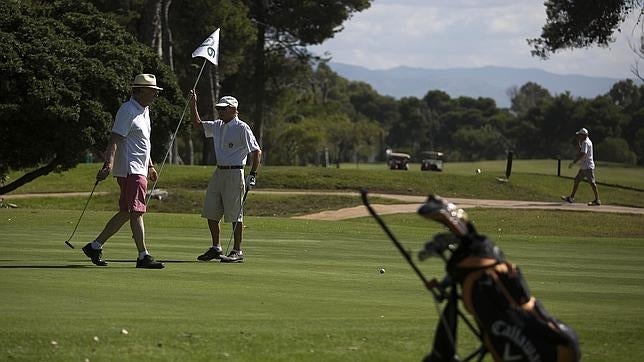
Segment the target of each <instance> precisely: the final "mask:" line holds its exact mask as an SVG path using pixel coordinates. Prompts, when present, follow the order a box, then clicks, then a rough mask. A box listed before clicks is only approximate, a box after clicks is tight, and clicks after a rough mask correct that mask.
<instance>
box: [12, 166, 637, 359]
mask: <svg viewBox="0 0 644 362" xmlns="http://www.w3.org/2000/svg"><path fill="white" fill-rule="evenodd" d="M552 162H555V161H547V160H545V161H515V163H514V167H513V169H514V172H513V174H512V176H511V180H510V182H508V183H499V182H497V181H496V177H498V176H502V175H503V174H504V172H505V163H504V162H501V161H492V162H489V163H487V162H484V163H458V164H452V163H449V164H447V165H446V170H445V172H443V173H434V172H420V171H419V170H416V169H412V170H410V171H409V172H402V171H389V170H387V169H386V167H385V166H384V165H359V166H358V167H355V165H342V168H340V169H335V168H330V169H324V168H317V167H265V168H262V170H261V171H260V176H259V180H258V182H259V186H260V187H259V188H260V189H276V190H282V189H287V190H290V189H299V190H331V191H343V192H346V191H355V190H356V189H357V188H358V187H367V188H369V189H370V190H371V191H373V192H376V191H380V192H386V193H402V194H413V195H426V194H428V193H438V194H440V195H442V196H446V197H473V198H488V199H520V200H539V201H548V200H550V201H552V200H557V201H558V197H559V195H560V194H565V193H567V192H569V189H570V186H571V183H572V181H571V180H570V179H568V178H562V177H556V176H555V173H556V168H555V171H553V170H552V167H553V166H552ZM554 167H556V163H555V166H554ZM599 167H600V168H599V169H598V171H597V173H598V179H599V180H600V181H602V182H606V183H609V184H615V185H620V186H622V187H618V186H606V185H600V192H601V195H602V199H603V201H604V202H605V203H607V204H619V205H630V206H639V207H644V198H643V197H642V192H641V191H636V190H632V188H636V189H637V188H639V189H642V188H644V185H642V183H644V171H643V169H642V168H627V167H620V166H617V165H602V164H600V166H599ZM476 168H481V169H482V170H483V173H482V174H481V175H478V176H476V175H475V174H474V173H473V170H474V169H476ZM97 169H98V165H80V166H79V167H77V168H76V169H74V170H71V171H69V172H66V173H63V174H51V175H48V176H46V177H42V178H39V179H37V180H36V181H34V182H32V183H29V184H27V185H25V186H24V187H23V188H20V189H19V190H16V191H15V192H14V193H33V192H79V191H87V192H88V191H90V190H91V187H92V185H93V183H94V181H93V179H94V176H95V174H96V170H97ZM212 170H213V169H212V167H211V166H191V167H187V166H174V165H168V166H166V169H165V170H164V171H163V174H162V177H161V181H160V182H159V185H158V186H157V187H158V188H164V189H166V190H168V191H169V192H170V196H169V198H168V199H166V200H163V201H158V200H154V201H153V202H152V203H151V205H150V211H151V212H150V213H149V214H147V215H146V217H145V218H146V231H147V239H148V246H149V248H150V251H151V252H152V253H153V254H154V255H155V256H156V257H157V258H158V259H161V260H164V261H165V262H166V264H167V268H166V269H165V270H162V271H148V270H137V269H135V268H134V258H135V247H134V245H133V242H132V240H131V238H130V233H129V230H128V228H127V227H125V228H124V229H123V230H121V231H120V232H119V233H118V234H116V235H115V236H114V237H113V238H112V239H110V241H109V243H108V245H107V247H106V250H105V257H106V259H107V260H108V261H109V262H110V266H109V267H107V268H98V267H94V266H92V265H91V264H90V263H89V262H88V260H87V259H86V258H85V257H84V256H83V255H82V252H80V250H79V248H80V247H81V246H82V245H84V243H85V242H87V241H89V240H91V239H92V238H93V237H95V236H96V234H97V233H98V232H99V231H100V230H101V229H102V227H103V225H104V224H105V222H106V221H107V220H108V219H109V217H110V216H111V215H112V212H113V211H111V210H114V209H115V205H116V197H117V196H116V195H117V192H118V189H117V187H116V183H115V182H114V181H113V180H108V181H106V182H102V183H100V184H99V186H98V187H97V191H99V192H106V193H107V194H106V195H95V197H93V198H92V200H91V202H90V204H89V205H90V206H89V208H88V211H87V213H86V214H85V216H84V218H83V221H82V223H81V224H80V226H79V228H78V231H77V233H76V235H75V237H74V239H73V240H72V242H73V243H74V244H75V245H76V247H77V248H76V249H75V250H71V249H68V248H66V247H65V246H64V244H63V242H64V241H65V240H66V239H67V238H68V237H69V234H70V233H71V231H72V230H73V228H74V225H75V224H76V221H77V220H78V217H79V210H81V209H82V208H83V206H84V205H85V201H86V200H87V198H86V197H85V196H78V197H64V198H53V197H41V198H33V199H15V200H9V201H10V202H12V203H16V204H18V206H19V208H18V209H0V269H1V271H0V326H1V327H0V360H16V361H34V360H52V361H69V360H85V359H89V360H90V361H114V360H119V361H139V360H146V361H147V360H163V361H167V360H170V361H172V360H176V361H179V360H181V361H212V360H230V361H248V360H262V361H346V360H355V361H391V360H400V361H417V360H420V359H422V357H423V356H424V355H425V354H426V353H427V352H428V349H429V345H430V341H431V338H432V336H433V332H434V328H435V325H436V322H437V315H436V311H435V309H434V305H433V303H432V300H431V298H430V296H429V293H427V291H425V290H424V289H423V287H422V285H421V283H420V282H419V280H418V279H417V278H416V276H415V275H414V274H413V273H412V271H411V269H410V267H409V266H408V265H407V264H406V263H405V262H404V260H403V258H402V257H401V256H400V255H399V254H398V253H397V251H396V249H395V248H394V247H393V245H391V242H390V241H389V240H387V239H386V237H385V235H384V233H383V232H382V230H380V229H379V227H378V226H377V224H376V223H375V222H374V220H373V219H371V218H359V219H353V220H347V221H340V222H337V221H336V222H325V221H310V220H294V219H289V218H286V216H291V215H300V214H304V213H310V212H315V211H320V210H328V209H335V208H340V207H346V206H355V205H358V204H359V203H360V201H359V199H358V197H357V194H356V196H351V195H330V196H329V195H306V196H302V195H293V196H287V195H267V194H260V193H251V194H249V202H248V204H247V209H246V214H247V215H248V217H247V220H246V226H247V227H246V229H245V244H244V245H245V246H244V251H245V254H246V257H247V262H246V263H244V264H241V265H225V264H219V263H197V262H195V261H194V260H195V257H196V256H197V255H198V254H200V253H201V252H202V251H203V250H204V249H205V248H206V247H207V246H208V244H209V238H210V237H209V233H208V230H207V226H206V223H205V221H204V220H203V219H202V218H200V217H199V216H198V213H199V210H200V209H201V203H202V202H203V194H204V190H205V187H206V183H207V181H208V179H209V177H210V175H211V173H212ZM562 171H563V172H569V173H570V174H566V173H564V175H567V176H571V175H572V173H573V171H570V170H568V169H564V170H562ZM18 176H19V175H18V174H12V175H11V177H12V178H13V179H15V177H18ZM623 186H625V187H627V188H631V189H627V188H624V187H623ZM591 197H592V195H591V192H590V188H589V187H588V186H587V185H585V184H584V185H581V188H580V190H579V194H578V199H580V200H585V199H589V200H590V198H591ZM371 201H372V202H378V203H391V202H393V201H391V200H387V199H378V198H375V197H374V198H372V200H371ZM468 213H469V214H470V216H471V218H472V219H473V220H474V221H475V224H476V226H477V228H478V229H479V231H480V232H481V233H484V234H487V235H488V236H489V237H491V238H492V239H493V240H494V241H495V242H496V243H497V244H498V245H499V246H500V247H501V248H502V249H503V250H504V252H505V254H506V256H507V257H508V258H509V259H510V260H511V261H513V262H515V263H517V264H519V265H520V266H521V268H522V270H523V272H524V274H525V275H526V278H527V281H528V283H529V285H530V288H531V291H532V292H533V294H534V295H535V296H536V297H537V298H539V299H540V300H541V301H542V302H543V304H544V305H545V307H546V308H547V309H548V310H549V311H550V312H551V313H552V314H553V315H555V316H557V317H559V318H561V319H562V320H564V321H565V322H566V323H568V324H570V325H571V326H572V327H573V328H574V329H575V330H576V331H577V333H578V334H579V337H580V341H581V347H582V352H583V360H584V361H641V360H644V346H642V344H641V340H642V338H643V337H644V305H643V304H642V303H641V301H642V300H643V298H644V264H643V263H642V260H644V217H643V216H642V215H619V214H604V213H601V214H599V213H586V212H563V211H544V210H530V211H528V210H521V211H520V212H517V211H516V210H485V209H473V210H469V211H468ZM385 220H386V221H387V223H388V224H389V225H390V226H391V228H392V229H393V230H394V232H395V233H396V235H398V236H399V237H400V239H401V240H403V242H404V243H405V246H406V247H408V248H409V249H410V250H413V251H417V250H419V249H420V248H421V247H422V246H423V245H424V243H425V242H426V241H427V240H428V239H430V238H431V236H432V235H433V234H435V233H437V232H441V231H442V228H441V227H439V225H438V224H436V223H432V222H428V221H427V220H424V219H421V218H419V217H416V216H415V215H390V216H386V217H385ZM222 234H223V235H224V236H223V237H222V241H223V244H224V245H225V244H227V243H228V237H229V236H230V227H229V226H228V225H226V226H225V227H224V228H223V231H222ZM381 267H384V268H385V269H386V273H385V274H382V275H381V274H380V273H378V269H379V268H381ZM420 267H421V269H422V270H423V271H424V273H426V275H427V276H429V277H434V276H435V277H441V276H442V275H443V273H444V265H443V264H442V262H440V261H439V260H429V261H427V262H424V263H421V264H420ZM123 329H126V330H127V331H128V332H129V333H128V334H127V335H125V334H122V333H121V330H123ZM94 336H96V337H98V341H95V340H94V339H93V337H94ZM459 340H460V341H461V344H462V346H463V347H465V346H473V343H474V339H473V337H472V336H471V335H469V334H466V333H465V332H464V326H462V328H461V334H460V335H459ZM52 341H56V343H57V345H56V346H54V345H52V344H51V342H52ZM461 352H462V354H463V355H464V354H465V352H466V348H462V349H461ZM487 360H489V359H487Z"/></svg>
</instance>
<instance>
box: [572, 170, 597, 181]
mask: <svg viewBox="0 0 644 362" xmlns="http://www.w3.org/2000/svg"><path fill="white" fill-rule="evenodd" d="M583 179H586V180H588V182H590V183H591V184H594V183H595V171H594V170H593V169H592V168H589V169H585V170H582V169H579V171H578V172H577V176H575V180H576V181H577V182H581V181H583Z"/></svg>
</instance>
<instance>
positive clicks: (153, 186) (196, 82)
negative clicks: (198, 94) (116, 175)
mask: <svg viewBox="0 0 644 362" xmlns="http://www.w3.org/2000/svg"><path fill="white" fill-rule="evenodd" d="M207 61H208V60H207V59H204V61H203V64H202V65H201V70H199V75H198V76H197V80H196V81H195V85H194V86H192V89H195V88H197V84H198V83H199V78H201V73H203V69H204V68H205V67H206V62H207ZM188 104H190V98H188V101H187V102H186V106H185V107H183V112H182V113H181V118H180V119H179V124H177V129H175V131H174V134H173V135H172V139H171V140H170V145H169V146H168V151H166V153H165V157H163V162H161V168H160V169H159V170H158V171H157V179H156V180H154V184H153V185H152V188H151V189H150V194H149V195H148V199H147V200H146V201H145V204H146V205H147V204H149V203H150V198H152V192H153V191H154V189H155V188H156V186H157V182H159V179H160V178H161V172H162V171H163V166H165V161H166V160H167V159H168V155H170V150H172V145H173V144H174V140H175V138H177V133H178V132H179V128H180V127H181V123H182V122H183V116H184V115H185V114H186V109H188Z"/></svg>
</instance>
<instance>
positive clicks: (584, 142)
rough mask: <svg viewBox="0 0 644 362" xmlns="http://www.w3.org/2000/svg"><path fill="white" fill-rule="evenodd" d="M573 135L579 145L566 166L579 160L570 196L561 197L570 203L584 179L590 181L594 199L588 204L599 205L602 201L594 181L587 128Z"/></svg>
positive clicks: (571, 165) (591, 148)
mask: <svg viewBox="0 0 644 362" xmlns="http://www.w3.org/2000/svg"><path fill="white" fill-rule="evenodd" d="M575 135H577V145H578V146H579V149H578V152H577V157H576V158H575V159H574V160H573V161H572V162H571V163H570V164H569V165H568V168H572V167H573V166H574V165H575V164H576V163H577V162H580V165H579V171H578V172H577V176H575V181H574V183H573V185H572V191H571V192H570V196H561V199H562V200H564V201H566V202H569V203H571V204H572V203H573V202H574V201H575V194H576V193H577V187H579V183H580V182H581V181H582V180H583V179H586V180H588V182H589V183H590V187H591V188H592V189H593V193H594V194H595V199H594V200H593V201H591V202H589V203H588V206H599V205H601V204H602V203H601V201H600V200H599V191H598V190H597V183H596V182H595V161H594V160H593V142H592V141H591V140H590V138H589V137H588V130H587V129H585V128H582V129H580V130H579V131H577V132H576V133H575Z"/></svg>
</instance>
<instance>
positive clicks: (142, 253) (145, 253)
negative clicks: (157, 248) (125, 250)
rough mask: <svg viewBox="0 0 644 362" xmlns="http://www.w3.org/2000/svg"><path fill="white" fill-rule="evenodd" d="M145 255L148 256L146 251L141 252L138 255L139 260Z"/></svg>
mask: <svg viewBox="0 0 644 362" xmlns="http://www.w3.org/2000/svg"><path fill="white" fill-rule="evenodd" d="M146 255H150V253H148V251H147V250H143V251H142V252H140V253H139V260H140V259H143V258H144V257H145V256H146Z"/></svg>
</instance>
